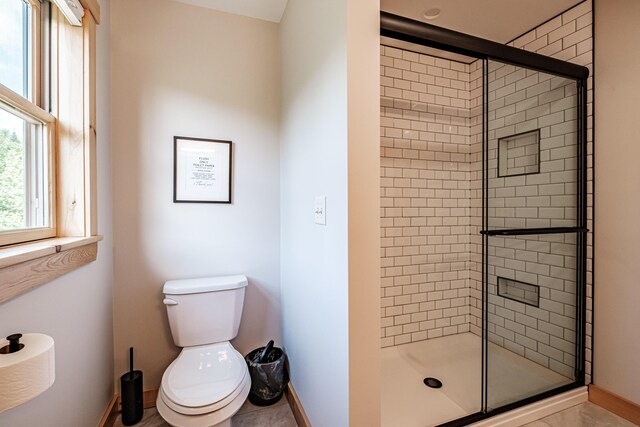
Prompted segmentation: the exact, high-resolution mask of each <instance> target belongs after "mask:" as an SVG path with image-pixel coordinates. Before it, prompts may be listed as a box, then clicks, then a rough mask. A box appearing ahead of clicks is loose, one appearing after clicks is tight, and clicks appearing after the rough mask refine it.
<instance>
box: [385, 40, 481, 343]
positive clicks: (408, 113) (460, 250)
mask: <svg viewBox="0 0 640 427" xmlns="http://www.w3.org/2000/svg"><path fill="white" fill-rule="evenodd" d="M381 55H382V57H381V66H382V70H381V76H382V77H381V85H382V88H381V93H382V99H381V108H382V111H381V126H382V129H381V135H382V148H381V153H382V158H381V174H382V179H381V209H382V211H381V227H382V229H381V234H382V248H381V257H382V272H381V274H382V313H381V315H382V331H381V334H382V345H383V347H387V346H391V345H397V344H404V343H407V342H412V341H419V340H424V339H428V338H434V337H439V336H443V335H451V334H456V333H460V332H467V331H468V330H469V287H468V274H469V269H468V264H467V261H468V257H469V245H468V244H469V218H470V212H469V166H470V163H469V132H470V129H469V66H468V65H467V64H462V63H458V62H454V61H449V60H446V59H441V58H434V57H431V56H426V55H422V54H418V53H414V52H408V51H403V50H399V49H395V48H392V47H386V46H382V47H381Z"/></svg>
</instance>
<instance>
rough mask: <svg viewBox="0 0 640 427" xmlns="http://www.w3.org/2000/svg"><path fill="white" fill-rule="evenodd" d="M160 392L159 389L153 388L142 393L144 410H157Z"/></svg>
mask: <svg viewBox="0 0 640 427" xmlns="http://www.w3.org/2000/svg"><path fill="white" fill-rule="evenodd" d="M158 390H159V389H157V388H152V389H151V390H145V391H143V392H142V405H143V406H144V409H149V408H155V407H156V399H157V398H158Z"/></svg>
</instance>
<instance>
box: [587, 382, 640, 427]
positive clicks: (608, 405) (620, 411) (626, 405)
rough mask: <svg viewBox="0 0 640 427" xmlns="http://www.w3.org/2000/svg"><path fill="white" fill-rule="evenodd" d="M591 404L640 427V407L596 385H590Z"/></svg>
mask: <svg viewBox="0 0 640 427" xmlns="http://www.w3.org/2000/svg"><path fill="white" fill-rule="evenodd" d="M589 402H591V403H594V404H596V405H598V406H601V407H603V408H604V409H606V410H607V411H609V412H613V413H614V414H616V415H618V416H619V417H622V418H624V419H625V420H629V421H631V422H632V423H634V424H638V425H640V405H638V404H636V403H633V402H631V401H630V400H627V399H625V398H624V397H620V396H618V395H617V394H614V393H611V392H610V391H608V390H606V389H604V388H601V387H598V386H597V385H595V384H591V385H589Z"/></svg>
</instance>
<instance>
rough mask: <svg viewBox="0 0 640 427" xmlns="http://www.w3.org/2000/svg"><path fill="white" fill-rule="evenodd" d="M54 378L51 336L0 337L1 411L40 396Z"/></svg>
mask: <svg viewBox="0 0 640 427" xmlns="http://www.w3.org/2000/svg"><path fill="white" fill-rule="evenodd" d="M55 377H56V376H55V343H54V341H53V338H51V337H50V336H48V335H45V334H39V333H27V334H24V335H23V334H19V333H17V334H12V335H9V336H8V337H6V339H0V390H2V393H0V413H1V412H4V411H7V410H9V409H11V408H14V407H16V406H19V405H21V404H23V403H25V402H27V401H29V400H31V399H33V398H35V397H36V396H38V395H40V394H41V393H43V392H44V391H45V390H47V389H49V388H50V387H51V386H52V385H53V383H54V381H55Z"/></svg>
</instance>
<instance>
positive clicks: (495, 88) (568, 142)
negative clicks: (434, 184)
mask: <svg viewBox="0 0 640 427" xmlns="http://www.w3.org/2000/svg"><path fill="white" fill-rule="evenodd" d="M488 97H489V104H488V120H489V139H488V170H487V173H488V179H489V181H488V184H489V188H488V194H487V196H488V217H489V224H488V225H489V227H490V228H533V227H563V226H575V225H576V222H575V221H576V220H575V218H576V194H577V193H576V165H577V162H576V153H577V133H576V130H577V122H576V118H577V109H576V105H577V104H576V102H577V96H576V85H575V82H574V81H571V80H568V79H564V78H561V77H556V76H552V75H550V74H546V73H541V72H537V71H532V70H526V69H524V68H520V67H515V66H513V65H506V64H502V63H497V62H493V61H490V62H489V74H488ZM530 131H536V133H537V134H538V135H539V141H538V144H537V146H536V147H534V148H535V149H534V150H532V152H533V153H535V154H532V157H535V158H536V159H535V160H536V163H537V164H538V166H539V167H537V168H536V170H539V172H538V173H530V174H520V175H516V176H507V177H498V174H497V172H498V165H499V160H498V144H499V143H500V144H502V145H503V146H501V147H500V152H501V153H504V151H505V148H506V147H505V146H504V145H505V142H504V141H503V142H499V140H500V138H505V137H509V136H511V135H516V134H522V133H523V132H530ZM519 151H522V153H523V154H524V151H525V150H524V148H520V149H519ZM500 161H504V158H503V159H501V160H500ZM478 168H479V167H477V166H476V168H475V169H478ZM478 186H479V185H476V187H478ZM574 237H575V236H573V235H571V236H540V237H536V236H527V237H519V238H503V237H490V238H489V248H488V249H489V270H488V273H489V275H488V284H489V304H488V312H489V316H488V329H489V335H488V336H489V339H490V340H491V341H492V342H494V343H496V344H498V345H500V346H501V347H505V348H507V349H509V350H511V351H513V352H515V353H517V354H519V355H521V356H524V357H526V358H528V359H531V360H534V361H536V362H537V363H539V364H541V365H543V366H545V367H548V368H550V369H552V370H554V371H556V372H559V373H562V374H564V375H566V376H572V375H573V370H574V362H573V360H574V358H575V348H574V346H575V315H576V307H575V295H576V285H575V260H576V259H575V240H573V239H574ZM570 243H573V245H572V244H570ZM498 276H499V277H502V278H504V279H511V280H517V281H520V282H523V283H527V284H530V285H533V286H534V287H539V288H538V292H539V304H538V301H536V302H535V306H534V305H530V304H525V303H523V302H519V301H514V300H511V299H509V298H507V297H504V296H499V295H498V294H497V277H498ZM475 284H476V286H477V285H479V282H475ZM480 296H481V293H480V288H477V287H476V288H475V289H474V291H472V298H473V300H474V301H475V303H476V304H477V303H478V302H479V301H477V298H479V297H480ZM472 303H473V302H472ZM474 313H475V314H474V315H475V316H476V317H475V319H474V320H476V321H479V318H478V317H477V310H474ZM475 325H476V326H475V327H474V328H473V329H474V331H475V332H476V333H478V332H479V329H478V327H477V325H479V324H478V323H476V324H475Z"/></svg>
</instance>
